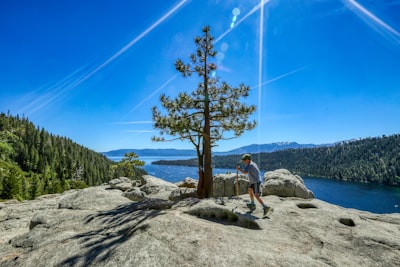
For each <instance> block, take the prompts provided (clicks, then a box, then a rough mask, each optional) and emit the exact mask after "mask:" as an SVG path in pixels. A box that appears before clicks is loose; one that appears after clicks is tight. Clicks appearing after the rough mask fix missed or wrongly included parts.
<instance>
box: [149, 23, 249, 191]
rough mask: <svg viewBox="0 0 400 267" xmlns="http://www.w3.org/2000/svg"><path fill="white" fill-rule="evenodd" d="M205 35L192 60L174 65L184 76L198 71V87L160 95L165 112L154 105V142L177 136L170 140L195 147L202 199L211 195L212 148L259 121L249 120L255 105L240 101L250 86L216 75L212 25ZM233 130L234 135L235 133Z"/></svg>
mask: <svg viewBox="0 0 400 267" xmlns="http://www.w3.org/2000/svg"><path fill="white" fill-rule="evenodd" d="M203 34H204V35H203V36H202V37H196V38H195V45H196V47H197V49H196V53H194V54H192V55H191V56H190V63H188V64H184V63H183V61H182V60H180V59H178V60H176V62H175V68H176V70H177V71H179V72H180V73H181V74H182V76H183V77H190V76H191V75H192V74H195V73H197V74H198V76H199V77H200V78H201V80H200V82H199V84H198V87H197V88H196V89H195V90H194V91H193V92H191V93H190V94H189V93H187V92H182V93H180V94H179V95H178V97H176V98H175V99H172V98H170V97H168V96H166V95H164V94H163V95H161V97H160V101H161V105H162V106H163V108H164V109H165V110H166V111H167V114H166V115H163V114H162V113H161V111H160V110H159V109H158V108H157V107H153V109H152V112H153V120H154V127H155V128H158V129H159V130H160V136H159V137H153V140H154V141H166V139H165V137H164V136H165V135H169V136H177V137H176V138H171V139H170V140H178V139H180V140H188V141H190V142H191V143H192V144H193V145H194V146H195V148H196V152H197V158H198V169H199V183H198V188H197V194H198V196H199V197H200V198H207V197H212V192H213V176H212V147H213V146H215V144H216V142H217V141H219V140H223V139H225V138H226V137H225V135H226V134H227V133H231V136H230V137H229V138H233V137H239V136H240V135H241V134H242V133H243V132H244V131H245V130H251V129H253V128H254V127H255V125H256V122H255V121H252V122H248V118H249V116H250V115H251V114H252V113H253V112H254V111H255V106H254V105H250V106H247V105H246V104H244V103H241V102H240V101H239V100H240V99H241V98H245V97H247V96H248V95H249V91H250V87H248V86H245V85H244V84H241V85H239V86H238V87H231V86H230V85H228V84H227V83H226V82H220V80H219V77H217V76H215V75H213V74H214V72H215V71H216V69H217V66H216V64H215V63H213V59H214V58H215V56H216V54H217V52H216V51H215V50H214V44H213V40H214V38H213V36H211V34H210V27H208V26H206V27H204V28H203ZM232 133H233V135H232Z"/></svg>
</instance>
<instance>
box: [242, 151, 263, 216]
mask: <svg viewBox="0 0 400 267" xmlns="http://www.w3.org/2000/svg"><path fill="white" fill-rule="evenodd" d="M242 162H243V163H244V166H245V167H244V169H242V168H240V166H236V170H238V171H240V172H241V173H243V174H246V175H247V174H248V176H249V189H248V192H249V195H250V201H251V202H250V204H247V206H248V207H249V208H250V210H251V211H254V210H255V209H256V204H254V197H255V198H256V199H257V201H258V202H259V203H260V204H261V205H262V206H263V211H264V216H265V215H266V214H267V213H268V211H269V209H270V207H268V206H267V205H265V204H264V202H263V200H262V199H261V198H260V187H261V180H260V170H259V169H258V166H257V164H256V163H254V162H253V161H251V155H250V154H244V155H243V156H242Z"/></svg>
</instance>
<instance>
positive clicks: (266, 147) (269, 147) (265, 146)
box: [214, 142, 321, 156]
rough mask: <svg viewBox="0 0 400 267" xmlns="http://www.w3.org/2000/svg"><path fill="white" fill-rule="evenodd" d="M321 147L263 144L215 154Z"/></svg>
mask: <svg viewBox="0 0 400 267" xmlns="http://www.w3.org/2000/svg"><path fill="white" fill-rule="evenodd" d="M319 146H321V145H314V144H298V143H296V142H278V143H271V144H263V145H257V144H253V145H249V146H243V147H239V148H236V149H233V150H229V151H226V152H214V154H215V155H221V156H222V155H233V154H235V155H237V154H244V153H259V152H275V151H280V150H285V149H294V148H314V147H319Z"/></svg>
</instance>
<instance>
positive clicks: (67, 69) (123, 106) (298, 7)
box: [0, 0, 400, 152]
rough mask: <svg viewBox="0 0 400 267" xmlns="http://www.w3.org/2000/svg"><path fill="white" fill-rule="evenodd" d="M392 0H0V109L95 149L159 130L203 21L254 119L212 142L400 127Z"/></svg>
mask: <svg viewBox="0 0 400 267" xmlns="http://www.w3.org/2000/svg"><path fill="white" fill-rule="evenodd" d="M399 14H400V0H392V1H390V0H385V1H381V0H358V1H350V0H271V1H262V0H247V1H243V0H242V1H239V0H235V1H234V0H201V1H200V0H193V1H185V0H181V1H179V0H178V1H175V0H174V1H154V0H150V1H129V0H113V1H111V0H109V1H106V0H92V1H89V0H87V1H77V0H68V1H66V0H59V1H52V0H40V1H29V0H19V1H14V0H2V1H0V36H1V42H0V58H1V60H0V88H1V90H0V112H8V111H10V112H11V114H13V115H16V114H19V115H20V116H21V115H24V116H26V117H28V118H29V120H31V121H32V122H33V123H34V124H35V125H38V126H39V127H43V128H45V129H46V130H47V131H49V132H51V133H53V134H56V135H61V136H66V137H68V138H70V139H72V140H73V141H75V142H77V143H78V144H81V145H83V146H85V147H88V148H90V149H93V150H95V151H99V152H102V151H109V150H113V149H120V148H136V149H140V148H189V149H191V148H193V147H192V145H191V144H190V143H189V142H182V141H176V142H164V143H155V142H152V141H151V137H152V136H154V135H157V133H158V131H157V130H156V129H154V128H153V125H152V116H151V107H152V106H154V105H157V106H159V107H160V102H159V96H160V94H161V93H165V94H167V95H169V96H175V95H176V94H177V93H179V92H182V91H192V90H193V89H194V88H195V87H196V84H197V82H198V78H197V76H196V75H195V76H193V78H191V79H184V78H183V77H181V76H180V75H178V72H177V71H176V70H175V68H174V62H175V60H176V59H178V58H180V59H182V60H183V61H184V62H188V59H189V55H190V54H191V53H192V52H194V49H195V47H194V42H193V40H194V37H195V36H199V35H201V29H202V27H203V26H204V25H210V26H211V33H212V35H213V36H214V37H215V49H216V50H217V51H218V56H217V59H216V63H217V65H218V70H217V75H218V76H219V77H220V78H221V80H223V81H227V82H228V83H229V84H230V85H232V86H238V85H239V84H240V83H242V82H243V83H244V84H246V85H249V86H250V87H251V92H250V97H249V98H247V99H246V100H245V101H246V103H248V104H255V105H256V106H257V111H256V113H255V114H254V116H253V117H252V119H255V120H256V121H257V122H258V126H257V128H256V129H254V130H252V131H249V132H246V133H245V134H243V135H242V136H241V137H240V138H237V139H232V140H227V141H220V142H219V143H218V145H219V146H218V147H216V148H215V150H216V151H227V150H230V149H234V148H237V147H240V146H245V145H250V144H265V143H271V142H285V141H295V142H298V143H314V144H323V143H331V142H336V141H343V140H349V139H354V138H365V137H375V136H382V135H391V134H399V133H400V116H399V114H400V75H399V74H400V16H399Z"/></svg>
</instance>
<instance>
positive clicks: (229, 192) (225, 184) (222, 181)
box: [213, 173, 249, 197]
mask: <svg viewBox="0 0 400 267" xmlns="http://www.w3.org/2000/svg"><path fill="white" fill-rule="evenodd" d="M238 178H239V179H238V182H239V195H242V194H246V193H247V188H248V184H249V180H248V179H247V177H246V176H245V175H239V176H238ZM213 190H214V191H213V194H214V197H231V196H236V173H228V174H216V175H215V176H214V177H213Z"/></svg>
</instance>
